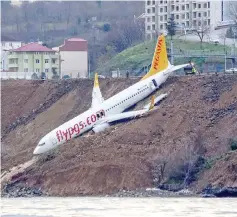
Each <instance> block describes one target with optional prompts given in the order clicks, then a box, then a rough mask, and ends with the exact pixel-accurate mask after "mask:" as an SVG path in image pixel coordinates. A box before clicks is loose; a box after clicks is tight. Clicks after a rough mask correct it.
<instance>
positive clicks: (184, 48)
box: [96, 38, 231, 74]
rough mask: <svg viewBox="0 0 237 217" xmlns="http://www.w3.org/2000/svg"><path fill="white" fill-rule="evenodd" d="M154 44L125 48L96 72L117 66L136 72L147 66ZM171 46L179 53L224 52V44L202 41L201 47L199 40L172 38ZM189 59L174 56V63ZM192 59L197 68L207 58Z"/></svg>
mask: <svg viewBox="0 0 237 217" xmlns="http://www.w3.org/2000/svg"><path fill="white" fill-rule="evenodd" d="M166 40H167V47H168V48H170V40H169V38H167V39H166ZM155 45H156V40H152V41H145V42H143V43H140V44H138V45H136V46H133V47H130V48H127V49H126V50H124V51H122V52H120V53H119V54H117V55H116V56H114V57H112V58H111V59H110V60H109V61H107V62H105V63H103V64H101V67H98V68H97V69H96V72H99V73H100V74H109V73H110V72H111V71H113V70H117V68H119V69H120V70H128V71H130V72H131V73H133V72H135V73H136V74H137V73H138V72H139V70H141V69H142V67H144V66H147V65H149V64H150V63H151V61H152V57H153V54H154V47H155ZM173 48H174V50H175V52H177V51H178V52H179V53H181V54H182V52H183V53H186V52H189V53H190V54H195V53H197V52H198V53H202V54H203V55H205V54H207V53H210V54H211V53H212V54H222V55H223V54H224V45H220V44H219V45H214V44H211V43H203V46H202V49H201V48H200V43H199V42H193V41H185V40H179V39H174V40H173ZM226 51H227V52H228V53H230V52H231V48H230V47H228V46H226ZM189 59H190V58H189ZM189 59H185V58H174V64H183V63H186V62H188V61H189ZM214 59H215V60H214V61H213V60H212V62H216V63H222V64H223V65H224V60H223V58H218V57H214ZM192 61H194V62H195V63H196V64H197V68H198V69H200V68H201V65H202V64H203V63H205V61H207V62H208V59H206V60H205V59H204V58H193V59H192ZM133 74H134V73H133Z"/></svg>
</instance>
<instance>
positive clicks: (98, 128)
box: [92, 123, 109, 133]
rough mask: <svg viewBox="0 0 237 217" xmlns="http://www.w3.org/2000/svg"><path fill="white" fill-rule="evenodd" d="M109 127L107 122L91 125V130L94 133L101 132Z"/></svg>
mask: <svg viewBox="0 0 237 217" xmlns="http://www.w3.org/2000/svg"><path fill="white" fill-rule="evenodd" d="M108 128H109V124H108V123H103V124H99V125H96V126H94V127H93V129H92V130H93V131H94V132H95V133H99V132H102V131H104V130H105V129H108Z"/></svg>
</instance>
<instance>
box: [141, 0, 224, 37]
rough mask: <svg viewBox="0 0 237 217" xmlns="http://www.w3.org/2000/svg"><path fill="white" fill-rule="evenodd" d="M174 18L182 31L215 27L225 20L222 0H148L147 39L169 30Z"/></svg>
mask: <svg viewBox="0 0 237 217" xmlns="http://www.w3.org/2000/svg"><path fill="white" fill-rule="evenodd" d="M170 17H173V18H174V21H175V22H176V23H177V24H178V27H180V29H192V28H199V27H202V26H209V27H210V28H211V29H214V27H215V25H216V24H217V23H218V22H220V21H222V19H223V4H222V0H216V1H204V0H198V1H191V0H157V1H155V0H146V2H145V28H146V36H147V38H152V37H153V36H155V35H157V34H158V33H162V32H165V31H166V30H167V23H168V21H169V18H170Z"/></svg>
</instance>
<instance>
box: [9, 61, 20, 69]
mask: <svg viewBox="0 0 237 217" xmlns="http://www.w3.org/2000/svg"><path fill="white" fill-rule="evenodd" d="M8 68H18V62H17V63H16V62H14V63H8Z"/></svg>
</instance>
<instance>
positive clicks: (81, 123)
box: [79, 121, 84, 130]
mask: <svg viewBox="0 0 237 217" xmlns="http://www.w3.org/2000/svg"><path fill="white" fill-rule="evenodd" d="M79 126H80V129H81V130H82V129H83V128H84V124H83V122H82V121H80V123H79Z"/></svg>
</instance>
